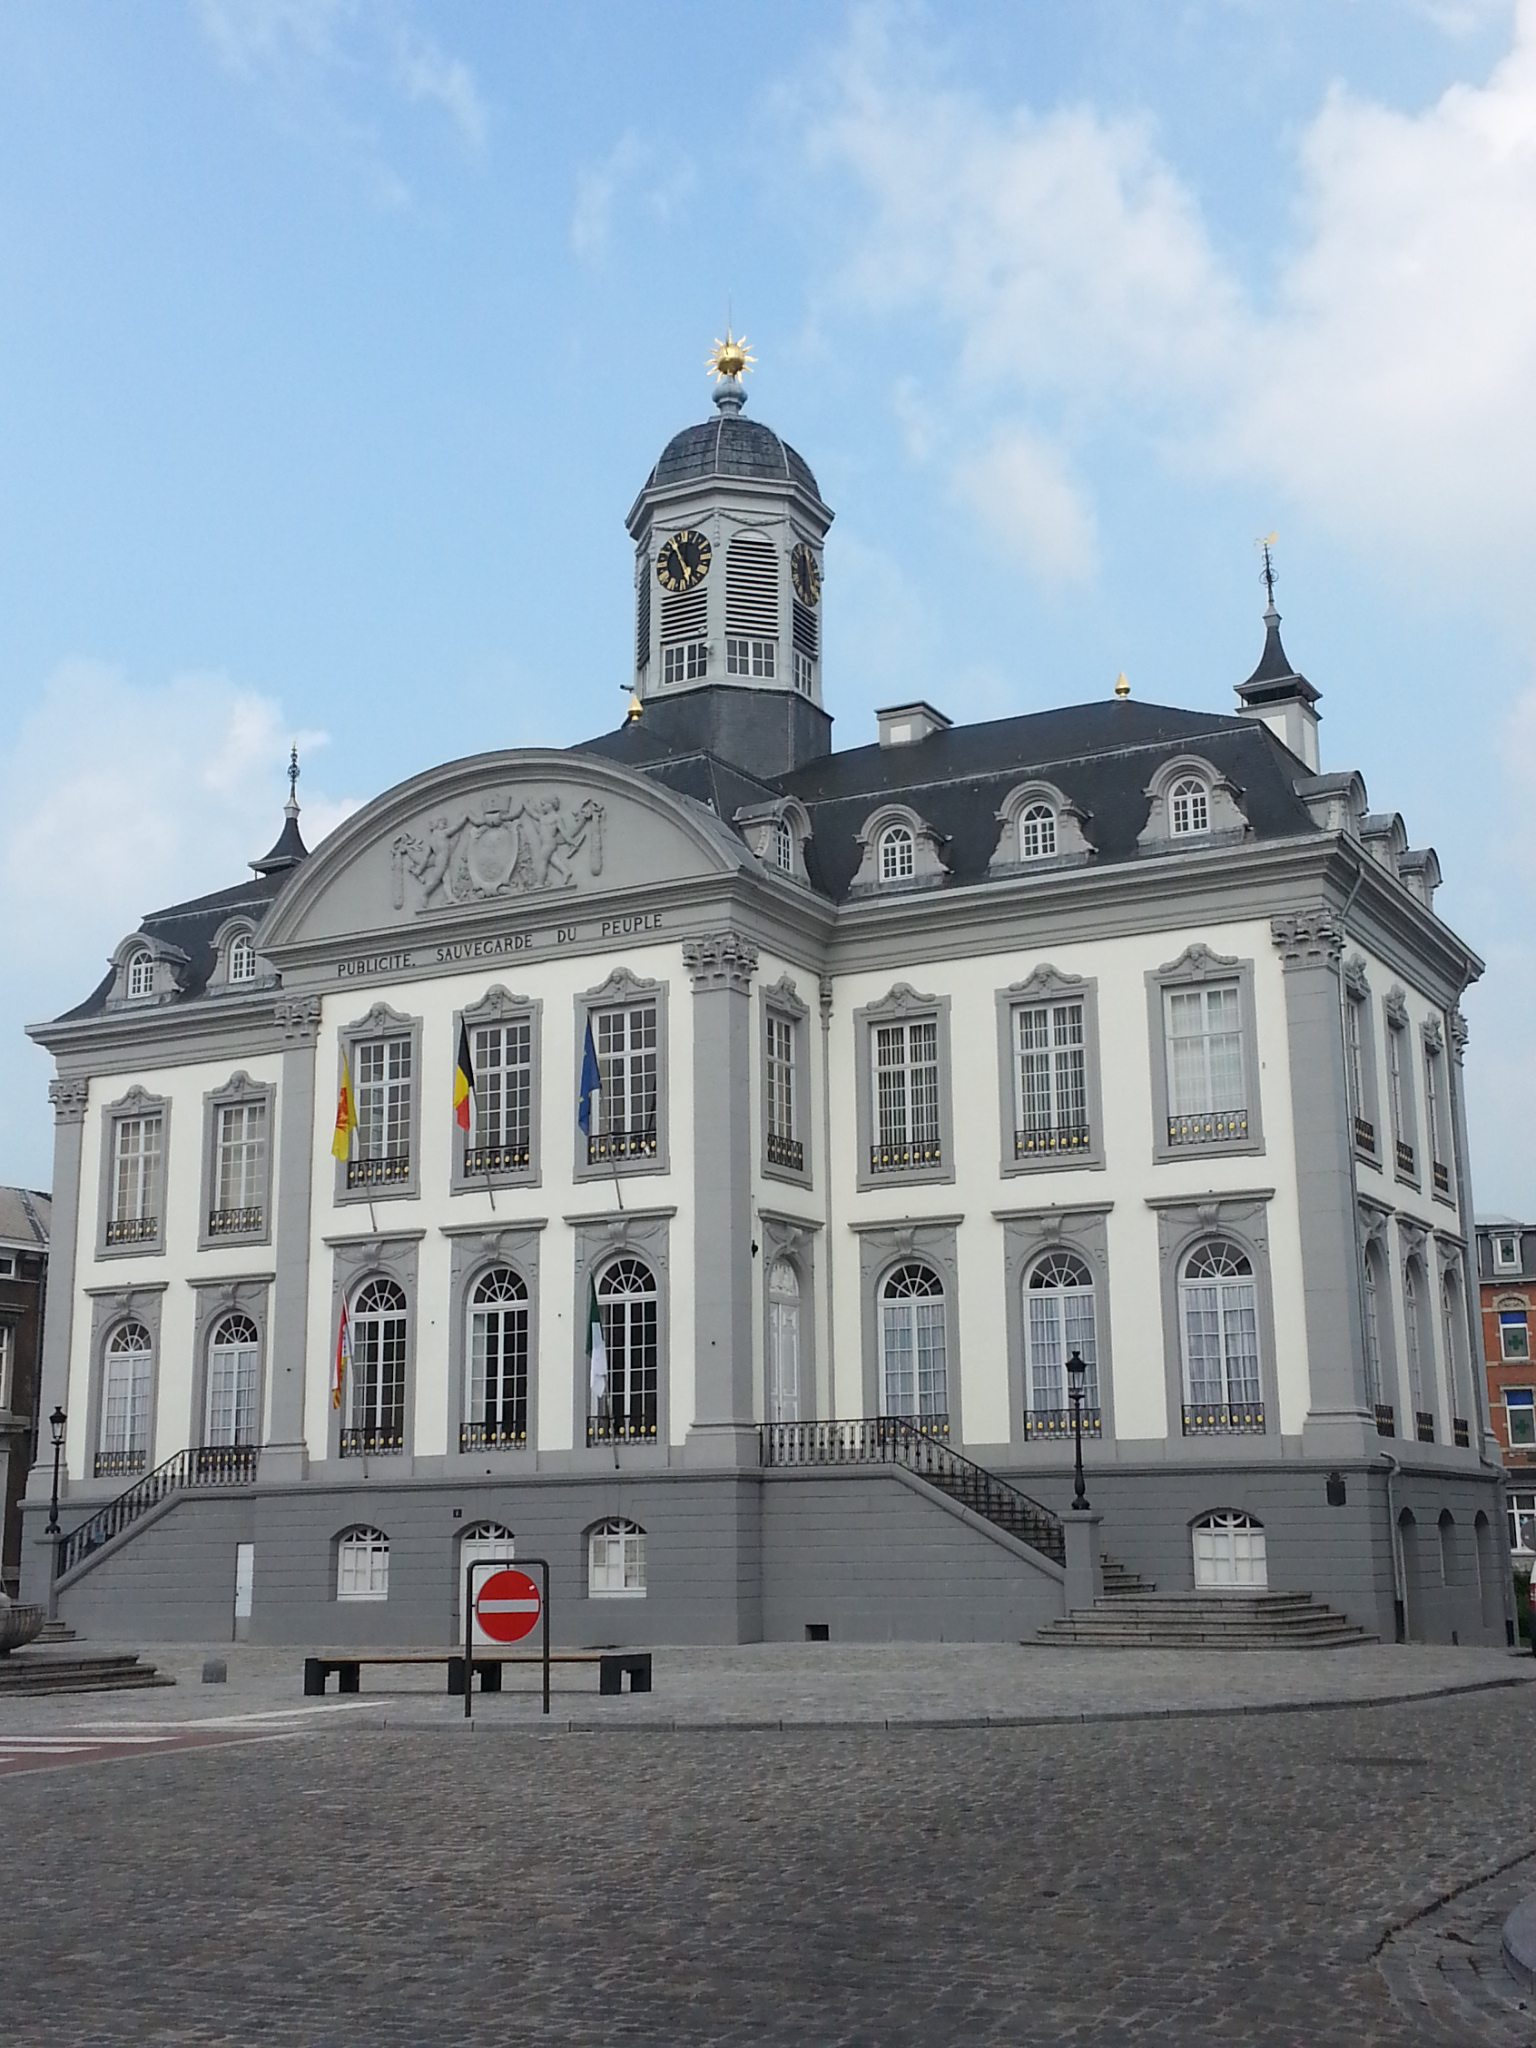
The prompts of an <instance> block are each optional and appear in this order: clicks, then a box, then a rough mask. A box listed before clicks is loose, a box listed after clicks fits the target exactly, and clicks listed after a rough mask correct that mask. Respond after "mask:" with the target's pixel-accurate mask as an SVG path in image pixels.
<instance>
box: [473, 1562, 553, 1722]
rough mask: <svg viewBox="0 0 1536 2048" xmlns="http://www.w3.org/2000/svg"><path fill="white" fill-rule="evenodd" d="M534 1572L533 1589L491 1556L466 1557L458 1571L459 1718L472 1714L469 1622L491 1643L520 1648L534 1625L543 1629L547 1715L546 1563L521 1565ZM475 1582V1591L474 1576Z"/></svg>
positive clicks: (520, 1573)
mask: <svg viewBox="0 0 1536 2048" xmlns="http://www.w3.org/2000/svg"><path fill="white" fill-rule="evenodd" d="M526 1562H527V1563H528V1564H530V1565H535V1566H537V1568H538V1572H539V1577H540V1580H541V1581H542V1584H541V1585H537V1586H536V1585H535V1584H534V1582H533V1580H532V1579H531V1578H530V1577H529V1576H528V1573H527V1572H526V1571H524V1570H523V1568H522V1566H521V1565H509V1564H503V1563H501V1562H500V1560H499V1559H497V1558H493V1557H476V1558H471V1559H470V1562H469V1564H468V1566H467V1567H466V1569H465V1572H464V1718H465V1720H466V1721H467V1720H469V1718H470V1717H471V1715H472V1713H473V1712H474V1706H473V1701H474V1692H475V1623H476V1621H478V1622H479V1624H480V1626H481V1628H482V1630H483V1631H484V1632H485V1634H486V1635H488V1636H489V1637H490V1638H491V1640H492V1641H493V1642H497V1643H520V1642H521V1641H522V1639H523V1637H524V1636H527V1635H531V1634H532V1633H533V1631H534V1629H535V1627H536V1626H537V1625H538V1623H539V1622H540V1621H542V1622H543V1624H544V1658H543V1662H544V1711H545V1713H546V1714H547V1713H548V1712H549V1561H548V1559H547V1558H543V1557H530V1558H528V1559H527V1560H526ZM477 1572H479V1573H481V1574H485V1573H489V1575H490V1576H489V1577H484V1576H482V1577H481V1580H480V1589H479V1591H478V1593H477V1592H476V1590H475V1574H476V1573H477Z"/></svg>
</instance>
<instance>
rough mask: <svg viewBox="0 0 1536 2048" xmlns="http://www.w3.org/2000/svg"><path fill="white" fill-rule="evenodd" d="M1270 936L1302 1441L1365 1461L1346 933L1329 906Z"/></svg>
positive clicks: (1279, 923) (1367, 1443)
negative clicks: (1278, 994) (1286, 1128)
mask: <svg viewBox="0 0 1536 2048" xmlns="http://www.w3.org/2000/svg"><path fill="white" fill-rule="evenodd" d="M1270 933H1271V936H1272V937H1273V939H1274V942H1275V945H1276V946H1277V947H1278V949H1279V952H1280V958H1281V965H1282V968H1283V970H1284V977H1285V1023H1286V1039H1287V1044H1288V1047H1289V1052H1290V1069H1291V1129H1292V1132H1293V1135H1294V1140H1295V1146H1296V1207H1297V1216H1298V1225H1299V1229H1300V1235H1301V1263H1302V1272H1303V1274H1304V1276H1305V1281H1304V1298H1303V1306H1304V1311H1305V1316H1306V1330H1307V1374H1308V1386H1309V1390H1310V1398H1309V1402H1308V1410H1307V1418H1306V1421H1305V1423H1304V1424H1303V1428H1302V1441H1303V1444H1304V1446H1305V1448H1306V1450H1307V1452H1308V1453H1309V1454H1311V1455H1315V1456H1318V1457H1339V1456H1344V1455H1348V1454H1355V1455H1363V1454H1364V1453H1365V1452H1366V1451H1367V1450H1369V1449H1370V1448H1371V1447H1372V1446H1373V1444H1374V1440H1375V1424H1374V1419H1373V1417H1372V1414H1371V1411H1370V1407H1369V1404H1368V1402H1367V1398H1366V1386H1365V1310H1364V1302H1363V1298H1362V1288H1361V1280H1360V1254H1359V1248H1358V1242H1357V1236H1356V1230H1355V1188H1354V1155H1353V1149H1352V1130H1353V1126H1352V1122H1351V1118H1352V1115H1353V1110H1352V1106H1351V1103H1350V1099H1349V1080H1348V1075H1347V1073H1346V1071H1345V1064H1344V1021H1343V1015H1344V1013H1343V1007H1342V989H1341V985H1340V980H1339V959H1340V955H1341V954H1342V952H1343V950H1344V928H1343V925H1342V923H1341V921H1340V919H1339V916H1338V913H1337V911H1335V910H1334V908H1333V907H1332V905H1331V904H1327V903H1314V904H1308V905H1306V906H1304V907H1303V908H1302V909H1299V910H1296V911H1291V912H1287V913H1286V914H1285V915H1284V916H1281V917H1275V918H1272V919H1271V920H1270Z"/></svg>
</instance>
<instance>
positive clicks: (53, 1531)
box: [43, 1407, 69, 1536]
mask: <svg viewBox="0 0 1536 2048" xmlns="http://www.w3.org/2000/svg"><path fill="white" fill-rule="evenodd" d="M68 1420H69V1417H68V1416H67V1415H66V1414H65V1413H64V1410H63V1409H62V1408H57V1407H56V1408H55V1409H54V1411H53V1413H52V1414H51V1415H50V1416H49V1418H48V1427H49V1429H50V1431H51V1432H52V1434H53V1498H52V1500H50V1501H49V1503H48V1527H47V1528H46V1529H45V1530H44V1531H43V1534H44V1535H45V1536H57V1535H58V1533H59V1459H60V1457H61V1456H62V1455H63V1451H64V1425H65V1423H66V1422H67V1421H68Z"/></svg>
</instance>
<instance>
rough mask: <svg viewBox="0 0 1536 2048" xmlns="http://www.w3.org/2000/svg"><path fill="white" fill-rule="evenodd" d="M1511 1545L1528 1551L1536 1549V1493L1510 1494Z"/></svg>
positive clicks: (1512, 1548)
mask: <svg viewBox="0 0 1536 2048" xmlns="http://www.w3.org/2000/svg"><path fill="white" fill-rule="evenodd" d="M1509 1547H1510V1549H1511V1550H1521V1551H1526V1552H1530V1551H1533V1550H1536V1493H1512V1494H1510V1496H1509Z"/></svg>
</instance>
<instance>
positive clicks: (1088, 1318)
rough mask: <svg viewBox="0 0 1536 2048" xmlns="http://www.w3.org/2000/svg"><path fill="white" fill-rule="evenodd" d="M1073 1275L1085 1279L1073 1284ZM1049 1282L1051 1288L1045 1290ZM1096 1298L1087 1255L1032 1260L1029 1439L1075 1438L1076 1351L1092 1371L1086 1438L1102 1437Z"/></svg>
mask: <svg viewBox="0 0 1536 2048" xmlns="http://www.w3.org/2000/svg"><path fill="white" fill-rule="evenodd" d="M1067 1272H1073V1273H1080V1274H1082V1275H1083V1276H1084V1279H1082V1280H1079V1279H1076V1278H1073V1279H1072V1280H1070V1281H1068V1280H1067V1279H1066V1278H1064V1277H1063V1276H1064V1275H1065V1274H1066V1273H1067ZM1046 1277H1048V1278H1049V1281H1050V1284H1049V1285H1048V1286H1042V1285H1041V1284H1040V1282H1041V1280H1042V1279H1043V1278H1046ZM1085 1282H1086V1284H1085ZM1096 1296H1097V1290H1096V1288H1095V1285H1094V1278H1093V1268H1092V1267H1091V1266H1090V1265H1089V1263H1088V1261H1087V1260H1086V1259H1085V1258H1084V1257H1083V1255H1082V1253H1081V1252H1079V1251H1075V1250H1073V1249H1072V1248H1071V1247H1069V1246H1065V1245H1062V1246H1055V1245H1053V1246H1052V1247H1051V1248H1050V1249H1049V1250H1048V1251H1043V1252H1041V1253H1040V1254H1039V1255H1038V1256H1037V1257H1036V1258H1033V1259H1031V1260H1030V1262H1029V1266H1028V1269H1027V1271H1026V1272H1025V1274H1024V1305H1023V1316H1024V1326H1023V1327H1024V1417H1025V1422H1024V1434H1025V1435H1026V1436H1051V1437H1064V1436H1069V1435H1070V1434H1071V1405H1072V1404H1071V1398H1070V1394H1069V1391H1068V1380H1067V1369H1066V1367H1067V1360H1068V1359H1069V1358H1070V1357H1071V1356H1072V1354H1073V1352H1074V1351H1075V1352H1076V1353H1077V1355H1078V1357H1079V1358H1081V1359H1082V1361H1083V1363H1084V1365H1086V1366H1087V1368H1088V1370H1087V1372H1086V1373H1085V1374H1084V1376H1083V1429H1084V1433H1085V1434H1092V1435H1094V1436H1097V1435H1098V1434H1099V1433H1100V1428H1101V1419H1100V1407H1099V1343H1098V1305H1097V1299H1096ZM1047 1396H1049V1397H1050V1398H1047ZM1032 1422H1033V1423H1034V1426H1033V1427H1031V1423H1032Z"/></svg>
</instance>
